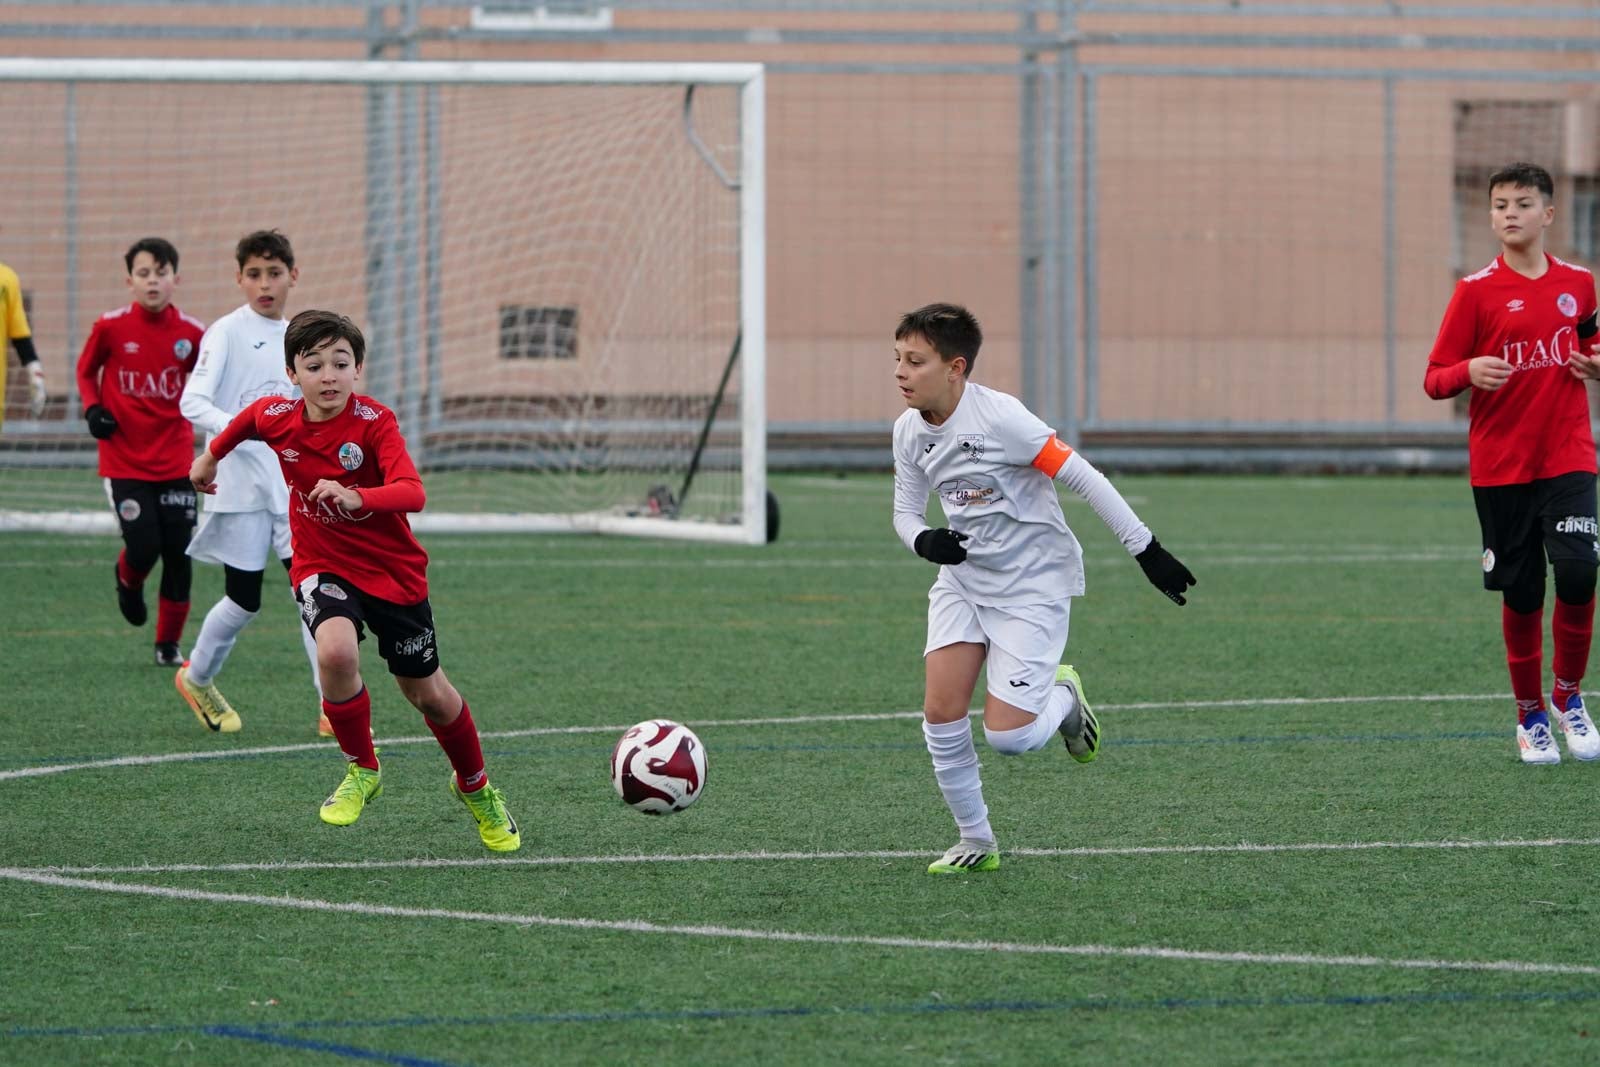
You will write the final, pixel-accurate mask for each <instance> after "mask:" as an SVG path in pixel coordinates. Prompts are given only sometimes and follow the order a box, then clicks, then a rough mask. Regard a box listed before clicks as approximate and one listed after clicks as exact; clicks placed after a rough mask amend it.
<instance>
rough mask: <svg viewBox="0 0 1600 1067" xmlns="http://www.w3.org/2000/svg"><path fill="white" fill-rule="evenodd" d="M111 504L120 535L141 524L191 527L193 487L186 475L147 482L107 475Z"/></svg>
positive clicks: (192, 522) (187, 528) (175, 528)
mask: <svg viewBox="0 0 1600 1067" xmlns="http://www.w3.org/2000/svg"><path fill="white" fill-rule="evenodd" d="M106 480H107V481H108V482H109V483H110V485H111V506H112V507H113V508H115V509H116V512H117V522H118V524H119V525H120V526H121V528H122V535H123V537H127V536H128V533H129V531H131V530H137V529H139V528H140V527H154V526H159V527H161V529H162V530H174V531H177V530H193V529H194V508H195V504H194V486H193V485H190V484H189V479H187V478H173V479H171V480H169V481H164V482H146V481H140V480H139V479H137V478H108V479H106Z"/></svg>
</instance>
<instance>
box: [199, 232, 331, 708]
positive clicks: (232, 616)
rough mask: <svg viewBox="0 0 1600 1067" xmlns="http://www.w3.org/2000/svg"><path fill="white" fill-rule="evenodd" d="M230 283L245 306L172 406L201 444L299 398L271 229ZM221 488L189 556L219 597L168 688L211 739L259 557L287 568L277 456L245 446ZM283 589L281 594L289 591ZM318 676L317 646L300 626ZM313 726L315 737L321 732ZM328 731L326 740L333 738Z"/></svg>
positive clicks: (249, 608)
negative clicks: (280, 400) (251, 411)
mask: <svg viewBox="0 0 1600 1067" xmlns="http://www.w3.org/2000/svg"><path fill="white" fill-rule="evenodd" d="M235 252H236V257H235V258H236V259H237V260H238V263H239V273H238V276H237V278H236V280H237V282H238V285H239V289H240V291H241V292H242V293H244V297H245V304H244V306H242V307H239V308H236V309H235V310H233V311H231V312H229V313H228V314H226V315H224V316H222V318H220V319H218V320H217V321H216V322H214V323H212V324H211V328H210V329H208V330H207V331H206V333H205V337H204V338H203V339H202V340H201V342H200V359H199V361H198V362H197V363H196V365H195V369H194V373H193V374H191V375H190V376H189V381H188V384H187V385H185V386H184V389H183V397H182V399H181V400H180V402H179V405H180V408H181V409H182V411H183V414H184V416H185V417H186V418H187V419H188V420H189V421H190V422H192V423H194V424H195V425H196V426H198V427H200V428H201V429H203V430H205V431H206V442H207V443H208V444H209V443H210V442H211V440H212V438H214V437H216V435H217V434H218V433H219V432H220V431H221V430H222V429H224V428H225V427H226V426H227V425H228V423H229V422H230V421H232V419H233V417H234V416H235V415H237V414H238V413H239V412H241V411H243V410H244V409H245V408H247V407H249V406H250V404H251V403H252V402H254V401H255V400H257V399H259V398H260V397H264V396H283V397H292V396H295V395H298V390H297V389H295V387H294V385H293V383H292V382H290V381H289V378H288V376H287V375H285V374H284V372H283V335H284V332H285V331H286V330H287V329H288V320H287V319H286V317H285V314H284V308H285V306H286V305H287V303H288V298H289V290H290V289H291V288H292V287H293V286H294V284H295V281H296V279H297V278H298V277H299V272H298V271H297V270H296V269H295V265H294V250H293V248H292V247H290V244H289V239H288V238H286V237H284V236H283V235H282V234H280V233H278V232H277V231H276V230H258V231H256V232H254V233H251V234H247V235H246V236H245V237H243V238H242V239H241V240H240V241H239V245H238V248H237V249H236V250H235ZM217 481H218V485H219V486H220V488H219V489H218V490H217V493H216V494H215V495H214V496H209V497H207V498H206V504H205V511H204V512H203V513H202V514H201V516H200V526H199V529H198V530H196V531H195V535H194V537H193V538H192V539H191V540H190V542H189V555H190V556H192V557H193V558H194V559H197V560H202V561H204V562H207V563H217V564H220V565H221V566H222V567H223V569H224V587H225V589H226V592H225V593H224V595H223V597H222V599H221V600H218V601H217V602H216V604H215V605H213V606H212V608H211V610H210V611H209V612H207V613H206V619H205V623H204V624H203V625H202V626H201V627H200V635H199V636H198V637H197V638H195V643H194V649H193V651H191V652H190V654H189V661H188V662H187V663H185V664H184V665H183V666H182V667H181V668H179V670H178V673H177V677H176V679H175V684H176V685H177V689H178V693H179V695H180V696H182V697H183V699H184V702H185V703H187V704H188V705H189V707H190V709H191V710H193V711H194V713H195V716H196V717H197V718H199V719H200V721H201V722H202V723H204V724H205V725H206V726H208V727H210V728H211V729H212V730H219V731H224V732H232V731H235V730H238V729H239V728H240V725H241V723H240V720H239V715H238V713H237V712H236V711H234V710H233V708H232V707H231V706H230V705H229V704H228V701H227V700H226V699H225V698H224V697H223V695H222V693H221V692H220V691H219V690H218V689H217V687H216V684H215V679H216V676H217V674H218V673H219V672H220V671H221V670H222V666H223V664H224V663H226V662H227V659H228V653H229V652H231V651H232V650H233V646H234V642H235V641H237V640H238V639H239V633H240V631H242V630H243V629H244V628H245V627H246V626H247V625H249V623H250V620H251V619H253V618H255V617H256V613H257V612H259V611H260V610H261V586H262V582H263V579H264V577H265V571H266V565H267V558H268V555H269V554H270V553H276V554H277V556H278V558H279V559H280V560H281V561H282V562H283V566H284V567H285V568H287V567H288V566H289V562H290V557H291V555H292V548H291V545H290V542H289V490H288V487H287V486H286V485H285V484H284V480H283V473H282V471H281V470H280V468H279V466H278V457H277V456H276V455H275V454H274V453H273V451H272V449H271V448H269V447H268V446H267V445H266V444H265V443H263V442H260V441H247V442H245V443H244V444H242V445H240V446H239V447H238V448H237V449H235V450H234V451H233V452H232V453H231V454H230V455H229V456H228V457H227V458H226V459H224V460H223V461H222V473H221V477H219V478H218V480H217ZM285 588H288V586H287V584H286V585H285ZM298 629H299V630H300V638H301V640H302V642H303V643H304V645H305V649H306V656H307V658H308V659H310V661H311V678H312V682H313V684H315V685H317V686H318V691H319V692H320V690H321V685H320V679H319V678H318V677H317V647H316V644H315V642H314V641H313V640H312V638H311V635H310V633H309V632H308V631H307V630H306V628H305V627H304V626H300V627H298ZM326 721H327V720H326V719H324V720H323V721H322V724H319V732H322V726H323V725H325V724H326ZM331 735H332V730H331V728H330V729H328V730H327V731H326V733H325V736H331Z"/></svg>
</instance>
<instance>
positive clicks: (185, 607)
mask: <svg viewBox="0 0 1600 1067" xmlns="http://www.w3.org/2000/svg"><path fill="white" fill-rule="evenodd" d="M123 262H124V263H126V264H127V267H128V288H129V289H130V290H132V291H133V303H131V304H129V305H128V306H126V307H121V308H117V309H116V310H115V311H108V312H106V313H105V314H104V315H102V316H100V319H99V321H97V322H96V323H95V324H94V329H93V330H91V331H90V332H89V339H88V340H87V341H85V342H84V344H83V354H82V355H80V356H79V357H78V393H79V395H80V396H82V397H83V417H84V418H85V419H87V420H88V422H89V433H90V434H92V435H93V436H94V437H95V438H96V439H98V440H99V442H100V445H99V448H100V475H101V477H103V478H104V479H105V480H106V495H107V496H108V497H110V499H111V506H112V508H113V509H114V510H115V511H116V513H117V521H118V522H119V523H121V525H122V542H123V549H122V554H121V555H119V556H118V557H117V606H118V607H119V608H120V609H121V611H122V617H123V618H125V619H127V620H128V621H129V622H130V623H132V624H133V625H134V626H143V625H144V622H145V619H146V618H148V616H149V612H148V609H147V608H146V607H145V602H144V592H143V589H144V580H145V577H146V576H147V575H149V573H150V571H151V570H152V569H154V567H155V565H156V561H157V560H160V561H161V598H160V601H159V608H158V611H157V614H156V643H155V644H156V647H155V661H156V663H157V664H158V665H160V666H163V667H176V666H178V665H179V664H181V663H182V662H183V653H182V652H180V651H179V650H178V639H179V637H181V636H182V635H183V624H184V622H185V621H186V620H187V619H188V618H189V582H190V568H189V557H188V555H187V554H186V551H185V550H186V549H187V548H188V547H189V535H190V533H191V532H192V531H193V530H194V521H195V512H194V504H195V496H194V489H193V487H191V486H190V485H189V479H188V471H189V464H190V462H191V461H192V460H193V459H194V428H193V427H191V426H190V425H189V420H188V419H186V418H184V417H183V413H182V412H180V411H179V410H178V397H179V396H180V395H181V394H182V393H183V383H184V381H185V380H186V379H187V378H188V377H189V372H190V371H192V370H193V369H194V361H195V356H196V353H197V352H198V351H199V349H200V337H201V335H202V334H203V333H204V332H205V324H204V323H203V322H200V321H199V320H197V319H192V318H190V317H189V316H188V315H185V314H184V313H183V312H181V311H179V310H178V309H177V307H176V306H174V305H173V303H172V293H173V290H175V289H176V288H177V287H178V250H177V249H176V248H174V247H172V244H171V243H170V242H168V241H165V240H163V239H161V238H160V237H146V238H144V239H143V240H141V241H136V242H134V244H133V246H132V247H131V248H129V249H128V251H127V254H126V255H125V256H123Z"/></svg>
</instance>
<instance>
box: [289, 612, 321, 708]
mask: <svg viewBox="0 0 1600 1067" xmlns="http://www.w3.org/2000/svg"><path fill="white" fill-rule="evenodd" d="M295 608H296V610H298V609H299V604H298V602H297V603H296V605H295ZM300 643H301V644H302V645H304V646H305V649H306V659H308V660H310V661H311V684H312V685H314V686H316V689H317V695H318V696H321V695H322V671H321V669H319V668H318V667H317V639H316V638H315V637H312V636H311V631H310V630H308V629H306V624H305V623H303V622H302V623H300Z"/></svg>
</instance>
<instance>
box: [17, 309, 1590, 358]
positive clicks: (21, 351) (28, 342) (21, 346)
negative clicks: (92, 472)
mask: <svg viewBox="0 0 1600 1067" xmlns="http://www.w3.org/2000/svg"><path fill="white" fill-rule="evenodd" d="M1593 323H1594V320H1593V319H1591V320H1590V325H1593ZM11 345H12V347H13V348H15V349H16V350H17V359H18V360H19V361H20V362H21V363H22V365H23V366H24V367H26V366H27V365H28V364H30V363H37V362H38V361H39V353H38V352H36V351H34V348H33V338H31V337H13V338H12V339H11ZM4 355H5V350H4V349H0V356H4Z"/></svg>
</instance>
